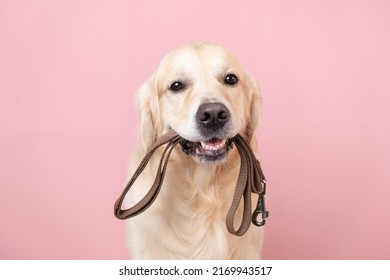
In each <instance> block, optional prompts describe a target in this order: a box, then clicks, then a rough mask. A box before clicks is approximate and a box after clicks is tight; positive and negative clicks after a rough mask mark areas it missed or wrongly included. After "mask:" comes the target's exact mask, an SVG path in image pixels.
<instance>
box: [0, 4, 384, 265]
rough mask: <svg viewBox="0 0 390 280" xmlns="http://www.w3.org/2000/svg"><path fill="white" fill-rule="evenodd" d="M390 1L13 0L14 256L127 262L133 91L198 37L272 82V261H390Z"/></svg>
mask: <svg viewBox="0 0 390 280" xmlns="http://www.w3.org/2000/svg"><path fill="white" fill-rule="evenodd" d="M389 15H390V2H389V1H385V0H383V1H379V0H372V1H368V0H367V1H356V0H354V1H352V0H351V1H338V0H331V1H329V0H326V1H325V0H324V1H309V0H307V1H306V0H301V1H287V0H285V1H246V0H242V1H209V0H207V1H200V0H196V1H179V0H177V1H150V0H149V1H145V0H142V1H141V0H138V1H97V0H90V1H88V0H82V1H81V0H78V1H60V0H59V1H49V0H47V1H45V0H37V1H22V0H3V1H1V2H0V128H1V129H0V222H1V225H0V226H1V228H0V258H1V259H125V258H128V254H127V251H126V246H125V240H124V222H122V221H119V220H116V219H115V218H114V216H113V203H114V201H115V199H116V198H117V196H118V195H119V193H120V191H121V190H122V188H123V185H124V183H125V177H126V165H127V161H128V158H129V155H130V154H131V151H132V149H133V147H134V139H135V137H136V132H137V126H138V117H137V113H136V110H135V108H134V103H133V97H134V92H135V91H136V90H137V88H138V86H139V85H140V84H141V83H142V82H143V81H144V80H146V79H147V78H148V77H149V75H150V74H151V73H152V71H153V70H154V69H155V67H156V66H157V64H158V62H159V61H160V59H161V58H162V57H163V56H164V55H165V54H166V53H167V52H168V51H169V50H171V49H172V48H174V47H177V46H179V45H181V44H183V43H189V42H197V41H213V42H216V43H219V44H222V45H225V46H226V47H228V48H229V49H231V50H232V51H233V52H234V53H235V54H236V55H237V56H238V58H239V59H240V60H241V62H242V64H243V65H244V67H245V68H246V69H247V70H248V71H249V72H250V73H252V75H253V76H255V77H256V79H257V80H258V82H259V84H260V86H261V89H262V93H263V97H264V113H263V123H262V126H261V129H260V130H259V131H258V137H259V144H260V148H261V161H262V165H263V168H264V170H265V173H266V175H267V179H268V186H269V189H268V190H269V191H268V194H269V195H268V207H269V210H270V211H271V216H270V218H269V220H268V222H267V225H266V241H265V247H264V251H263V257H264V258H266V259H390V241H389V239H390V218H389V215H390V203H389V199H390V147H389V146H390V145H389V143H390V106H389V105H390V16H389Z"/></svg>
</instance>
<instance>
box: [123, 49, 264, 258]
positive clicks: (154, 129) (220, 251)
mask: <svg viewBox="0 0 390 280" xmlns="http://www.w3.org/2000/svg"><path fill="white" fill-rule="evenodd" d="M228 73H235V74H236V75H237V77H238V78H239V83H238V84H237V85H235V86H233V87H230V86H227V85H226V84H224V83H223V79H224V77H225V76H226V75H227V74H228ZM178 79H180V80H185V81H186V83H187V85H188V86H187V87H186V89H185V90H184V91H183V92H179V93H173V92H171V91H170V90H169V86H170V84H171V83H172V82H174V81H176V80H178ZM203 102H221V103H223V104H224V105H225V106H226V107H227V108H228V109H229V111H230V114H231V122H232V123H231V129H230V130H229V133H230V134H231V135H230V136H229V137H233V136H234V135H235V134H237V133H241V135H244V136H245V137H246V138H247V140H248V141H250V142H251V144H252V146H253V148H254V149H255V145H256V140H255V137H254V135H253V132H254V129H255V128H256V126H257V123H258V121H259V115H260V107H261V98H260V93H259V89H258V86H257V84H256V82H255V81H254V79H253V78H252V77H251V76H249V75H248V74H247V73H246V72H245V71H244V70H243V69H242V67H241V66H240V64H239V62H238V61H237V59H236V58H235V57H234V56H233V55H232V54H231V53H230V52H229V51H227V50H226V49H224V48H223V47H221V46H218V45H214V44H209V43H200V44H194V45H186V46H183V47H181V48H178V49H176V50H174V51H172V52H171V53H169V54H168V55H167V56H166V57H165V58H164V59H163V60H162V62H161V63H160V65H159V67H158V68H157V70H156V71H155V73H154V74H153V75H152V76H151V77H150V78H149V79H148V80H147V81H146V82H145V83H144V84H143V85H142V86H141V88H140V89H139V91H138V93H137V106H138V108H139V112H140V132H139V139H138V140H139V141H138V142H139V145H138V147H137V150H136V152H135V154H134V156H133V158H132V165H131V169H130V174H132V172H133V171H134V170H135V168H136V167H137V165H138V164H139V162H140V161H141V159H142V158H143V156H144V155H145V154H146V152H147V151H148V149H149V148H150V147H151V144H152V143H153V142H154V141H155V140H156V139H157V138H159V137H160V136H161V135H162V134H163V133H165V132H166V131H167V130H168V129H174V130H175V131H176V132H177V133H178V134H179V135H181V136H182V137H184V138H186V139H195V138H197V137H199V133H198V132H197V129H196V125H195V117H194V116H195V113H196V111H197V108H198V107H199V105H200V104H202V103H203ZM160 153H161V151H158V152H156V153H155V155H154V156H153V158H152V160H151V162H150V164H149V166H147V167H146V169H145V171H144V172H143V173H142V175H141V176H140V177H139V179H138V181H137V182H136V183H135V185H134V186H133V188H132V190H131V191H130V192H129V194H128V195H127V204H128V206H130V205H134V204H135V203H136V202H138V201H139V200H140V199H141V198H142V197H143V195H144V194H145V193H146V192H147V191H148V189H149V187H150V186H151V185H152V183H153V180H154V177H155V174H156V173H155V172H156V167H157V164H158V161H159V160H160ZM239 167H240V159H239V154H238V152H237V149H236V148H233V149H232V150H230V151H229V153H228V157H227V159H226V160H225V161H224V162H223V163H220V164H205V163H201V162H200V161H199V160H198V159H197V158H196V156H188V155H186V154H184V153H183V151H182V150H181V147H180V145H178V146H177V147H176V148H175V150H174V151H173V153H172V155H171V158H170V162H169V164H168V169H167V173H166V176H165V180H164V183H163V185H162V189H161V192H160V194H159V196H158V197H157V199H156V201H155V202H154V204H153V205H152V206H151V207H150V208H149V209H147V210H146V211H145V212H143V213H142V214H140V215H139V216H137V217H134V218H131V219H129V222H128V241H129V248H130V254H131V256H132V257H133V258H134V259H258V258H259V257H260V249H261V245H262V239H263V230H262V228H258V227H255V226H253V225H252V226H251V227H250V229H249V230H248V232H247V233H246V234H245V235H243V236H241V237H237V236H234V235H232V234H230V233H229V232H228V231H227V229H226V225H225V219H226V214H227V212H228V209H229V207H230V205H231V201H232V198H233V193H234V189H235V186H236V180H237V176H238V172H239ZM252 200H253V204H255V203H256V201H257V198H256V197H253V199H252ZM240 210H241V209H239V210H238V213H241V211H240ZM240 218H241V217H240V214H238V215H237V217H236V219H235V220H236V222H237V223H239V222H240Z"/></svg>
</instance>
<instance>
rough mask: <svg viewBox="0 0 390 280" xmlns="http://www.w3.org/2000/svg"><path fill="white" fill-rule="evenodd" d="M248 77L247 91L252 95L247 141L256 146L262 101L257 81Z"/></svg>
mask: <svg viewBox="0 0 390 280" xmlns="http://www.w3.org/2000/svg"><path fill="white" fill-rule="evenodd" d="M246 76H247V81H248V82H247V84H246V86H247V90H248V91H250V93H251V96H252V98H251V100H250V107H249V120H248V124H247V127H246V135H245V136H246V139H247V140H248V142H250V143H251V144H252V146H255V145H256V143H255V142H256V137H254V133H255V130H256V128H257V126H258V124H259V121H260V117H261V106H262V99H261V94H260V88H259V85H258V84H257V82H256V80H255V79H254V78H253V77H252V76H251V75H249V74H246Z"/></svg>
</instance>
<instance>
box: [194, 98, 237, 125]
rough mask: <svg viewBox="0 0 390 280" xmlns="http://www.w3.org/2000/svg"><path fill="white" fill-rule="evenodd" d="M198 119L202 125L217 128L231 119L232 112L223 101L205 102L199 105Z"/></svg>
mask: <svg viewBox="0 0 390 280" xmlns="http://www.w3.org/2000/svg"><path fill="white" fill-rule="evenodd" d="M196 119H197V121H198V124H199V125H201V126H202V127H204V128H206V129H211V130H217V129H219V128H222V127H223V126H224V125H225V124H226V123H227V122H228V121H229V119H230V113H229V110H228V108H226V106H225V105H223V104H222V103H205V104H202V105H200V106H199V109H198V112H197V113H196Z"/></svg>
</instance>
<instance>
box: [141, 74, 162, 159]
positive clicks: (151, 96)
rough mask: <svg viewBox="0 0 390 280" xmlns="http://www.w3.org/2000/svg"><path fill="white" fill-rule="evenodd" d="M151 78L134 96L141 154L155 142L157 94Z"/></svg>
mask: <svg viewBox="0 0 390 280" xmlns="http://www.w3.org/2000/svg"><path fill="white" fill-rule="evenodd" d="M153 81H154V79H153V76H152V77H151V78H149V79H148V80H147V81H146V82H145V83H144V84H142V85H141V87H140V88H139V90H138V92H137V94H136V105H137V107H138V111H139V117H140V128H139V134H138V135H139V136H138V137H139V141H138V142H139V143H140V145H141V147H140V148H141V149H142V152H143V153H144V152H146V151H148V150H149V149H150V147H151V146H152V144H153V143H154V142H155V141H156V139H157V135H156V114H157V108H156V104H155V102H153V101H154V100H155V99H156V98H157V94H156V92H155V86H154V82H153Z"/></svg>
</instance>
